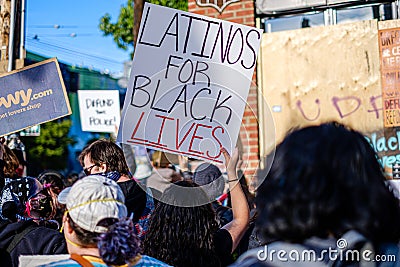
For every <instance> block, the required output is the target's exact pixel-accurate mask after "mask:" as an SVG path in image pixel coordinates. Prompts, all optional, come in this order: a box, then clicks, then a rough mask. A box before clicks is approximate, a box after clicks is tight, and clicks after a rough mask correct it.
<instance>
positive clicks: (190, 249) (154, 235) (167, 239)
mask: <svg viewBox="0 0 400 267" xmlns="http://www.w3.org/2000/svg"><path fill="white" fill-rule="evenodd" d="M174 185H176V186H178V187H198V185H196V184H195V183H193V182H191V181H189V180H185V181H179V182H176V183H174ZM176 186H170V187H169V188H167V189H166V190H165V191H164V193H163V195H162V197H161V201H160V202H159V203H158V205H157V207H156V209H155V211H154V212H153V214H152V215H151V219H150V226H149V231H148V233H147V235H146V237H145V240H144V243H143V249H144V253H145V254H146V255H149V256H152V257H155V258H157V259H159V260H161V261H164V262H165V263H167V264H170V265H172V266H176V267H180V266H194V267H195V266H213V267H215V266H220V262H219V259H218V257H217V255H216V253H215V248H214V234H215V233H216V232H217V230H218V223H217V221H216V217H215V212H214V210H213V208H212V206H211V204H206V205H201V206H196V207H189V206H188V207H182V206H178V205H171V204H167V203H175V202H174V201H173V198H176V197H177V196H178V195H179V194H177V192H176V191H177V187H176ZM196 191H200V188H199V190H196ZM203 194H204V196H203V197H204V198H207V195H206V194H205V193H204V192H203Z"/></svg>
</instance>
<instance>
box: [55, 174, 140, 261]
mask: <svg viewBox="0 0 400 267" xmlns="http://www.w3.org/2000/svg"><path fill="white" fill-rule="evenodd" d="M66 190H67V192H66V196H65V195H64V194H63V195H64V199H60V201H61V202H65V204H66V207H67V210H66V212H65V215H64V218H63V224H64V236H65V239H66V240H67V246H68V251H69V252H70V253H77V254H80V253H81V251H82V249H83V248H84V249H87V248H92V249H100V255H101V256H102V258H103V260H105V261H106V263H107V264H113V265H121V264H125V263H126V262H128V261H129V260H132V259H133V258H134V257H135V256H137V254H138V253H139V251H140V249H139V239H138V238H137V237H136V236H135V235H134V232H133V230H134V229H133V223H132V221H131V220H130V219H128V218H126V216H127V208H126V206H125V204H124V201H125V197H124V194H123V192H122V190H121V188H120V187H119V186H118V184H117V183H116V182H114V181H112V180H111V179H108V178H106V177H104V176H101V175H89V176H87V177H84V178H82V179H80V180H78V181H77V182H76V183H75V184H74V185H73V186H72V187H70V188H68V189H66ZM116 240H118V242H115V241H116Z"/></svg>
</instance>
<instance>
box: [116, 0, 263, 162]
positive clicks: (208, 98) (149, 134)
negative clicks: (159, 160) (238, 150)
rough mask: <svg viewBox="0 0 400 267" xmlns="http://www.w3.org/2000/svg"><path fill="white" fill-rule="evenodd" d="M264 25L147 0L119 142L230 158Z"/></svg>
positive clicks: (211, 158) (203, 156)
mask: <svg viewBox="0 0 400 267" xmlns="http://www.w3.org/2000/svg"><path fill="white" fill-rule="evenodd" d="M261 36H262V30H261V29H257V28H252V27H248V26H245V25H241V24H236V23H232V22H228V21H223V20H218V19H214V18H210V17H206V16H201V15H197V14H193V13H189V12H184V11H179V10H175V9H171V8H166V7H162V6H158V5H153V4H149V3H145V7H144V10H143V15H142V20H141V25H140V29H139V34H138V40H137V43H136V48H135V55H134V59H133V64H132V70H131V75H130V79H129V84H128V88H127V93H126V98H125V102H124V108H123V113H122V121H121V124H120V128H119V136H118V140H119V141H120V142H123V143H127V144H136V145H144V146H146V147H150V148H153V149H156V150H162V151H165V152H171V153H176V154H181V155H184V156H188V157H193V158H198V159H202V160H207V161H214V162H222V161H223V160H222V154H221V153H220V147H221V146H223V147H225V148H226V149H227V150H228V151H229V152H231V150H232V148H233V146H234V145H235V144H236V140H237V137H238V134H239V129H240V125H241V121H242V116H243V112H244V109H245V106H246V100H247V95H248V92H249V88H250V84H251V81H252V75H253V72H254V67H255V65H256V58H257V52H258V50H259V45H260V41H261Z"/></svg>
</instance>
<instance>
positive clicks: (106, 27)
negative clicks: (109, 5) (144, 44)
mask: <svg viewBox="0 0 400 267" xmlns="http://www.w3.org/2000/svg"><path fill="white" fill-rule="evenodd" d="M99 28H100V30H101V31H102V32H103V35H104V36H109V35H111V36H113V39H114V42H115V43H116V44H117V46H118V47H119V48H122V49H123V50H128V48H129V47H130V46H132V47H133V0H128V3H127V5H126V6H121V9H120V13H119V16H118V21H117V22H116V23H112V22H111V15H110V14H108V13H107V14H105V15H104V16H103V17H101V18H100V25H99Z"/></svg>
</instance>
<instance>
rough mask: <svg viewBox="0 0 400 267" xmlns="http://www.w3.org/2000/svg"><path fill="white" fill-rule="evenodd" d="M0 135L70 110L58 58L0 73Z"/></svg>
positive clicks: (63, 114) (67, 112)
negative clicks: (0, 74)
mask: <svg viewBox="0 0 400 267" xmlns="http://www.w3.org/2000/svg"><path fill="white" fill-rule="evenodd" d="M0 88H1V90H0V123H1V125H2V127H1V128H0V136H3V135H7V134H10V133H13V132H17V131H20V130H22V129H25V128H28V127H30V126H33V125H37V124H41V123H44V122H48V121H52V120H55V119H58V118H61V117H64V116H66V115H70V114H71V108H70V105H69V101H68V97H67V93H66V90H65V85H64V81H63V79H62V76H61V72H60V67H59V65H58V62H57V59H55V58H53V59H49V60H45V61H43V62H40V63H37V64H33V65H30V66H28V67H25V68H22V69H19V70H16V71H12V72H9V73H7V74H5V75H2V76H0Z"/></svg>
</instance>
